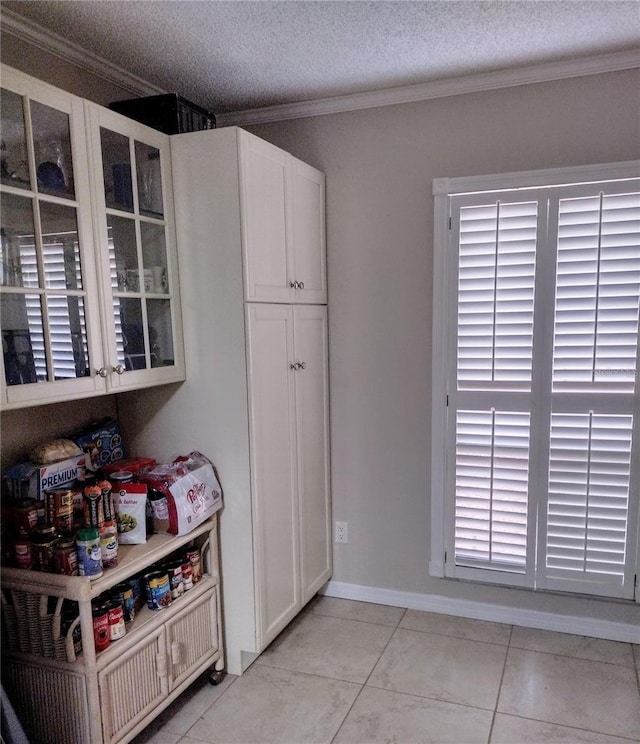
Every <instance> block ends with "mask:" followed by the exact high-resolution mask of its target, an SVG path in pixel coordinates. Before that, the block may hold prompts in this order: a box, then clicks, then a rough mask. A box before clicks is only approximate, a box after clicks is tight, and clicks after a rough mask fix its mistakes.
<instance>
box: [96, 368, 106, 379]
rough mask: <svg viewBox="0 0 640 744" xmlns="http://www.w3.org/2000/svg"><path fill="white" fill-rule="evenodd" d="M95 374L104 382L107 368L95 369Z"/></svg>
mask: <svg viewBox="0 0 640 744" xmlns="http://www.w3.org/2000/svg"><path fill="white" fill-rule="evenodd" d="M96 374H97V375H98V377H102V379H103V380H104V378H105V377H106V376H107V375H108V374H109V373H108V372H107V368H106V367H100V369H97V370H96Z"/></svg>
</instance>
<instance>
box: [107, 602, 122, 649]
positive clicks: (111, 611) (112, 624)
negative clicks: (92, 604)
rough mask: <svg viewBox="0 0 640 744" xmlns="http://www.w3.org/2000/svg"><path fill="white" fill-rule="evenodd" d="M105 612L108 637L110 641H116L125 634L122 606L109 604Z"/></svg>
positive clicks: (118, 603)
mask: <svg viewBox="0 0 640 744" xmlns="http://www.w3.org/2000/svg"><path fill="white" fill-rule="evenodd" d="M107 611H108V615H109V637H110V638H111V640H112V641H117V640H118V639H119V638H122V637H123V636H124V634H125V633H126V629H125V627H124V612H123V609H122V605H121V604H120V602H115V601H112V602H109V604H108V605H107Z"/></svg>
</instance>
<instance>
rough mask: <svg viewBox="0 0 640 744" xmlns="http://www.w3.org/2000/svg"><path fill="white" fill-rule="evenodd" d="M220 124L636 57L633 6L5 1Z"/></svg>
mask: <svg viewBox="0 0 640 744" xmlns="http://www.w3.org/2000/svg"><path fill="white" fill-rule="evenodd" d="M2 7H3V8H9V9H10V10H11V11H13V12H14V13H18V14H20V15H22V16H24V17H26V18H27V19H30V20H32V21H35V22H37V23H38V24H40V25H41V26H43V27H45V28H46V29H48V30H49V31H53V32H54V33H56V34H58V35H60V36H62V37H64V38H65V39H68V40H70V41H73V42H74V43H75V44H77V45H79V46H81V47H83V48H85V49H87V50H90V51H91V52H92V53H94V54H97V55H99V56H100V57H102V58H104V59H106V60H108V61H109V62H111V63H114V64H116V65H119V66H120V67H121V68H124V69H125V70H127V71H129V72H132V73H135V74H136V75H137V76H139V77H140V78H142V79H144V80H146V81H148V82H150V83H152V84H154V85H155V86H158V87H159V88H162V89H164V90H167V91H175V92H178V93H180V94H181V95H183V96H185V97H186V98H188V99H190V100H192V101H193V102H194V103H198V104H200V105H202V106H205V107H206V108H208V109H210V110H211V111H214V112H216V113H220V112H225V111H239V110H245V109H251V108H258V107H263V106H270V105H275V104H282V103H291V102H297V101H304V100H311V99H316V98H324V97H329V96H336V95H342V94H351V93H359V92H363V91H371V90H379V89H382V88H389V87H395V86H400V85H407V84H414V83H426V82H431V81H437V80H443V79H447V78H451V77H456V76H460V75H466V74H470V73H478V72H488V71H494V70H503V69H507V68H513V67H520V66H525V65H532V64H537V63H545V62H557V61H566V60H571V59H574V58H580V57H586V56H591V55H598V54H605V53H609V52H619V51H626V50H631V49H637V48H638V47H639V46H640V2H639V0H620V1H618V0H552V1H547V0H423V1H422V2H410V1H408V0H407V1H401V2H386V1H382V0H378V1H377V2H364V1H359V2H350V1H347V0H343V1H340V2H332V1H331V0H322V1H320V2H316V1H313V2H307V1H305V0H288V1H286V2H279V1H278V2H276V1H274V0H261V1H258V2H254V1H251V2H246V1H236V2H223V1H215V2H211V1H208V0H124V1H123V0H117V1H115V2H114V1H112V0H63V1H62V2H60V1H58V0H49V1H47V2H44V1H43V0H35V1H34V0H20V1H19V2H15V1H13V0H3V2H2Z"/></svg>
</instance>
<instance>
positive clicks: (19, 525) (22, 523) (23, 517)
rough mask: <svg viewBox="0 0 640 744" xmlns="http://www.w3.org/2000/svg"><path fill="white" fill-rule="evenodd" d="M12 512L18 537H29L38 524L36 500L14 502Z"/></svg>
mask: <svg viewBox="0 0 640 744" xmlns="http://www.w3.org/2000/svg"><path fill="white" fill-rule="evenodd" d="M11 512H12V516H13V522H14V528H15V532H16V534H17V535H28V534H29V533H30V532H31V530H32V529H33V528H34V527H35V526H36V525H37V524H38V502H37V501H36V500H35V499H20V500H19V501H14V502H13V504H12V505H11Z"/></svg>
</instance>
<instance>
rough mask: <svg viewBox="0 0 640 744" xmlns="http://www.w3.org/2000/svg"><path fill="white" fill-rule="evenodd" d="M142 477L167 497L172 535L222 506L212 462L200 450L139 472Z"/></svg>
mask: <svg viewBox="0 0 640 744" xmlns="http://www.w3.org/2000/svg"><path fill="white" fill-rule="evenodd" d="M140 478H141V480H143V481H144V482H145V483H147V484H148V485H149V486H150V487H151V488H155V489H156V490H157V491H161V492H162V493H164V494H165V496H166V497H167V507H168V510H169V527H168V529H167V532H169V533H170V534H172V535H186V534H188V533H189V532H191V530H193V529H194V528H195V527H197V526H198V525H199V524H202V522H204V521H205V520H207V519H209V517H210V516H211V515H212V514H214V513H215V512H217V511H218V509H220V508H221V507H222V488H221V487H220V483H219V481H218V478H217V476H216V473H215V470H214V467H213V465H212V463H211V462H210V461H209V460H208V459H207V458H206V457H205V456H204V455H202V454H201V453H200V452H191V453H190V454H189V455H186V456H183V457H178V458H176V460H174V461H173V462H172V463H169V464H167V465H162V464H160V465H156V466H155V467H153V468H151V469H150V470H148V471H146V472H145V473H142V474H141V476H140Z"/></svg>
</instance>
